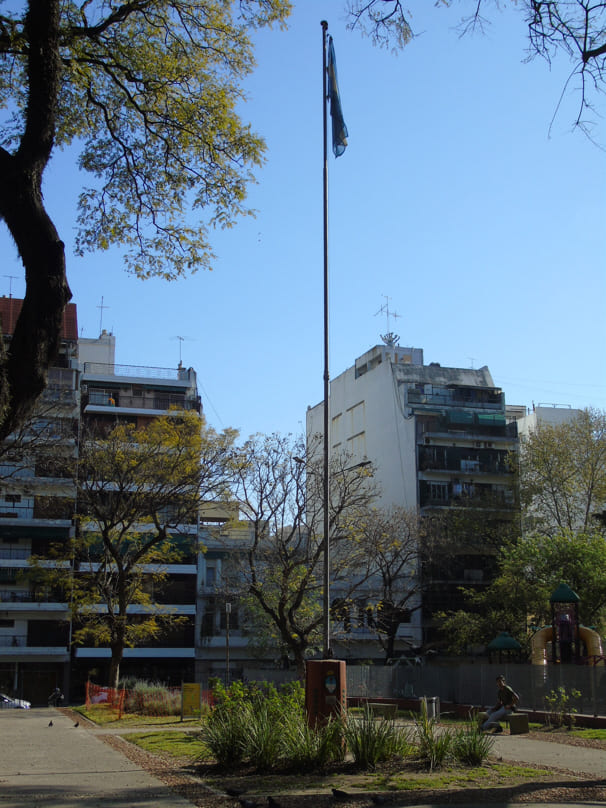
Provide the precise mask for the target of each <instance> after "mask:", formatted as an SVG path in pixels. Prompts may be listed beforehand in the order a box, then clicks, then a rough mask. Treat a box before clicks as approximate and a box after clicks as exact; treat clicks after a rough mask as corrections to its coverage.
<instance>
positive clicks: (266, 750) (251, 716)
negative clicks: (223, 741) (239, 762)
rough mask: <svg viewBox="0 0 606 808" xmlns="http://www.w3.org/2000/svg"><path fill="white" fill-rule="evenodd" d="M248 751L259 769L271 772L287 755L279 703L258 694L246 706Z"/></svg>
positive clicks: (244, 733)
mask: <svg viewBox="0 0 606 808" xmlns="http://www.w3.org/2000/svg"><path fill="white" fill-rule="evenodd" d="M241 720H242V730H243V745H244V754H245V756H246V758H247V759H248V760H249V762H250V763H251V764H252V765H253V766H254V767H255V768H256V769H257V770H258V771H267V770H268V769H271V768H272V767H274V766H275V765H276V763H277V762H279V761H281V760H282V759H283V757H284V754H283V750H284V730H283V727H282V721H281V716H280V715H279V711H278V709H277V705H276V704H275V703H272V702H270V701H269V700H267V699H265V698H263V697H262V696H260V697H257V698H256V699H254V701H252V702H250V703H248V704H246V705H244V706H243V708H242V715H241Z"/></svg>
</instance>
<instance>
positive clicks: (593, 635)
mask: <svg viewBox="0 0 606 808" xmlns="http://www.w3.org/2000/svg"><path fill="white" fill-rule="evenodd" d="M579 637H580V638H581V640H582V641H583V642H584V643H585V646H586V648H587V655H588V656H602V653H603V652H602V640H601V639H600V635H599V634H598V633H597V631H594V630H593V629H591V628H587V627H586V626H579ZM552 639H553V628H552V626H545V627H544V628H540V629H539V630H538V631H536V632H535V633H534V634H533V635H532V637H531V638H530V661H531V662H532V664H533V665H546V664H547V651H546V649H547V643H548V642H550V641H551V640H552Z"/></svg>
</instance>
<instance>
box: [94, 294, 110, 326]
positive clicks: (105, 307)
mask: <svg viewBox="0 0 606 808" xmlns="http://www.w3.org/2000/svg"><path fill="white" fill-rule="evenodd" d="M97 308H98V309H101V315H100V316H99V334H100V335H101V334H102V333H103V309H109V306H104V305H103V295H101V305H100V306H97Z"/></svg>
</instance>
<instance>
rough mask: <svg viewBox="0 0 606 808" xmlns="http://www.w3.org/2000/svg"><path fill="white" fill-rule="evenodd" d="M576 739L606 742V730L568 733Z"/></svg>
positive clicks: (580, 730) (579, 730) (585, 730)
mask: <svg viewBox="0 0 606 808" xmlns="http://www.w3.org/2000/svg"><path fill="white" fill-rule="evenodd" d="M568 732H569V734H570V735H572V736H573V737H574V738H589V739H591V740H598V741H606V729H573V730H569V731H568Z"/></svg>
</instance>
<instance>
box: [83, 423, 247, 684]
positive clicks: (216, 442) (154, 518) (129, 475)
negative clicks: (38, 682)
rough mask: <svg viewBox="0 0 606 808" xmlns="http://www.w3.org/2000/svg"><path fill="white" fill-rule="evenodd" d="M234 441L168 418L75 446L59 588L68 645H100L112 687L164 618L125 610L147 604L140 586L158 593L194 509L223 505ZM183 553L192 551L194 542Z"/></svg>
mask: <svg viewBox="0 0 606 808" xmlns="http://www.w3.org/2000/svg"><path fill="white" fill-rule="evenodd" d="M234 437H235V434H234V433H233V431H231V430H225V431H224V432H222V433H220V434H217V433H216V432H215V431H214V430H212V429H210V428H209V427H207V426H206V425H205V424H204V422H203V421H202V422H201V421H200V418H199V416H198V415H197V414H196V413H193V412H179V411H174V412H171V413H169V414H168V415H165V416H163V417H160V418H157V419H155V420H154V421H152V422H151V423H150V424H149V425H148V426H146V427H144V428H142V429H136V428H135V427H134V426H133V425H130V424H128V425H118V426H116V427H115V428H114V429H113V430H112V431H111V432H110V433H109V434H108V435H97V434H86V435H85V436H84V439H83V440H82V441H81V444H80V459H79V480H78V505H79V514H80V517H79V525H78V527H79V529H78V535H77V536H76V539H75V545H74V547H73V549H72V552H73V555H74V561H75V567H76V572H75V574H74V577H73V581H72V580H70V582H69V585H70V587H73V591H72V603H73V611H74V612H75V614H74V617H75V619H76V621H77V623H78V624H79V629H78V631H77V632H76V633H75V640H76V641H80V642H82V641H83V640H84V639H85V638H86V639H89V640H91V639H92V641H93V642H94V643H95V644H96V645H102V644H106V643H107V644H108V645H109V647H110V649H111V653H112V659H111V668H110V685H111V686H113V687H116V686H117V683H118V678H119V670H120V662H121V659H122V655H123V651H124V648H125V647H127V646H131V645H135V644H137V643H139V642H141V641H142V640H143V639H145V638H151V637H156V636H158V635H159V634H160V632H161V630H162V629H163V627H164V626H165V625H166V623H167V622H170V620H171V619H172V617H171V615H170V614H169V613H168V612H166V611H164V612H162V609H160V608H159V607H158V606H155V605H154V608H153V609H151V608H148V609H144V610H143V611H144V614H143V615H137V616H134V615H133V614H132V612H131V611H129V610H130V609H131V607H133V606H135V605H138V606H143V607H151V606H152V605H153V598H152V595H151V591H150V584H155V585H156V586H158V585H159V584H161V583H162V581H163V580H164V578H165V574H166V564H169V563H171V562H172V563H175V559H177V558H178V555H179V549H180V548H179V544H180V543H182V542H180V541H179V537H180V536H185V537H187V536H188V535H191V534H190V533H188V531H187V526H191V525H192V524H193V525H195V524H196V520H197V515H198V509H199V506H200V503H201V501H202V500H204V501H210V500H213V499H223V498H224V497H225V495H226V485H227V480H228V477H229V457H230V453H231V450H232V444H233V440H234ZM190 551H192V552H193V553H195V552H197V546H195V540H194V546H193V547H192V548H190ZM149 565H151V566H149ZM100 605H101V606H102V609H100V608H99V606H100ZM139 611H141V610H139Z"/></svg>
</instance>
